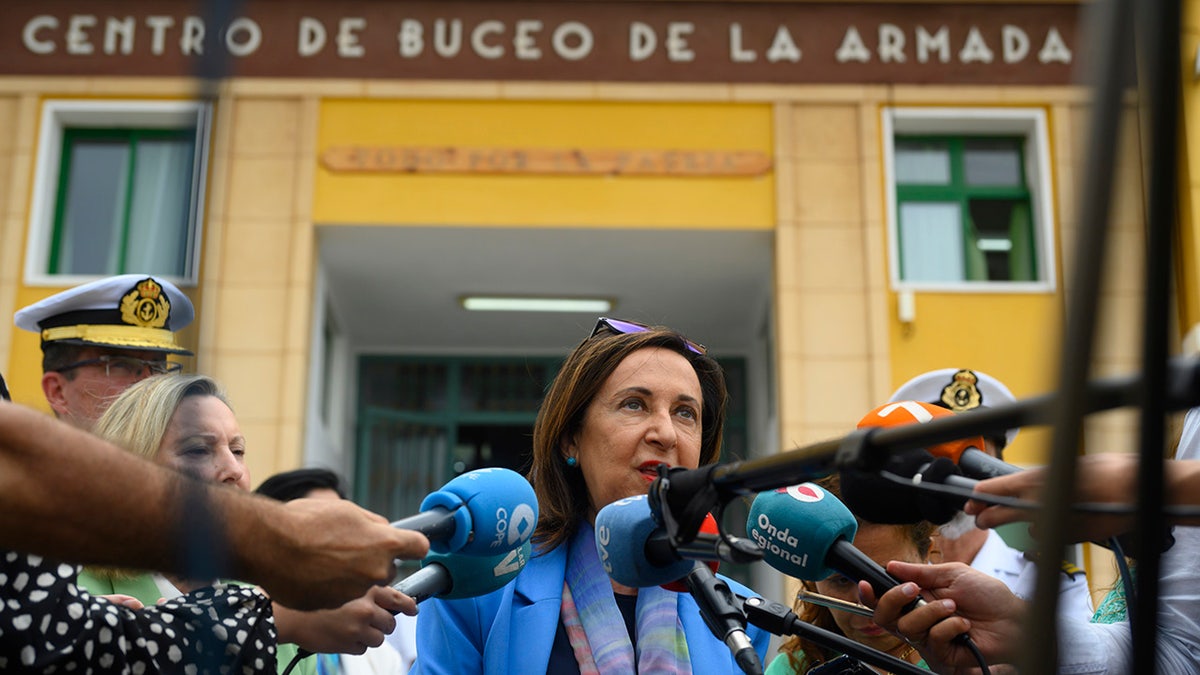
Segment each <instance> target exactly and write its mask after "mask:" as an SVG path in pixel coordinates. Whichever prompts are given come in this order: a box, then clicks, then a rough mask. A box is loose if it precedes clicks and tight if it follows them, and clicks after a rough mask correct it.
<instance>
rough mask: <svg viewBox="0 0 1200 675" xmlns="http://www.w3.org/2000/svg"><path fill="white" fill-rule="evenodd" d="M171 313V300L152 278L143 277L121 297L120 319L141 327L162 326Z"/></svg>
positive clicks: (165, 323)
mask: <svg viewBox="0 0 1200 675" xmlns="http://www.w3.org/2000/svg"><path fill="white" fill-rule="evenodd" d="M170 315H171V301H170V300H167V294H166V293H163V292H162V286H159V285H158V284H157V283H156V282H155V281H154V280H153V279H149V278H147V279H143V280H141V281H139V282H138V284H137V285H136V286H134V288H133V290H131V291H129V292H128V293H126V294H125V296H124V297H122V298H121V320H122V321H124V322H125V323H127V324H130V325H133V326H141V327H143V328H162V327H164V326H166V325H167V318H168V317H169V316H170Z"/></svg>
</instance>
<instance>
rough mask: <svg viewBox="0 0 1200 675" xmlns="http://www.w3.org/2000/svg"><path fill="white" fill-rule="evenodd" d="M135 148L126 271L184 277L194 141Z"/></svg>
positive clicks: (147, 141) (168, 141) (149, 141)
mask: <svg viewBox="0 0 1200 675" xmlns="http://www.w3.org/2000/svg"><path fill="white" fill-rule="evenodd" d="M135 148H136V150H135V154H134V158H135V159H134V174H133V200H132V203H131V204H130V210H129V236H128V243H127V247H128V250H127V254H126V264H125V268H126V269H128V270H134V269H136V270H139V271H144V272H150V273H155V274H174V275H183V274H184V272H185V271H186V270H187V254H188V240H189V236H188V235H189V230H190V227H189V226H190V218H189V215H190V213H191V193H192V154H193V148H194V143H193V141H192V139H190V138H182V139H178V138H177V139H139V140H138V141H137V143H136V145H135Z"/></svg>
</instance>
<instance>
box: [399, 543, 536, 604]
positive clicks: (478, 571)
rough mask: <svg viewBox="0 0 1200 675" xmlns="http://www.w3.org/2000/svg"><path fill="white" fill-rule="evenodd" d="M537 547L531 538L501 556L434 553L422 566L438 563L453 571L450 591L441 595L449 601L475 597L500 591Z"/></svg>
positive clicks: (422, 562) (427, 557)
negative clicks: (529, 540)
mask: <svg viewBox="0 0 1200 675" xmlns="http://www.w3.org/2000/svg"><path fill="white" fill-rule="evenodd" d="M532 551H533V546H532V545H531V544H530V543H529V542H528V541H527V542H525V543H524V544H522V545H521V546H519V547H517V548H515V549H513V550H511V551H509V552H507V553H502V554H500V555H498V556H479V555H444V554H441V553H430V554H429V555H427V556H425V559H424V560H422V561H421V567H425V566H426V565H428V564H430V563H438V564H440V565H441V566H443V567H445V568H446V571H447V572H449V573H450V579H451V583H450V590H448V591H446V592H445V593H442V594H441V595H439V596H438V597H439V598H444V599H446V600H458V599H460V598H474V597H476V596H479V595H485V594H487V593H491V592H492V591H496V590H499V589H500V588H502V587H503V586H504V585H505V584H507V583H508V582H510V581H512V580H513V579H516V578H517V575H518V574H520V573H521V570H523V569H525V565H526V563H528V562H529V556H530V555H532Z"/></svg>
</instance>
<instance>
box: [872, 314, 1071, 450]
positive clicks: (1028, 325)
mask: <svg viewBox="0 0 1200 675" xmlns="http://www.w3.org/2000/svg"><path fill="white" fill-rule="evenodd" d="M915 302H916V320H915V321H914V322H913V323H912V324H911V326H906V325H904V324H901V323H900V322H899V321H898V320H897V319H896V318H895V303H894V302H893V303H892V306H891V312H890V315H891V317H892V318H891V320H890V321H889V322H888V325H889V337H890V340H891V363H892V382H893V383H894V386H896V387H898V386H899V385H901V384H903V383H904V382H906V381H908V380H909V378H912V377H914V376H916V375H920V374H921V373H924V372H927V371H930V370H937V369H939V368H971V369H973V370H981V371H983V372H985V373H987V374H989V375H991V376H993V377H995V378H997V379H999V380H1000V381H1001V382H1003V383H1004V384H1005V386H1007V387H1008V388H1009V389H1010V390H1011V391H1012V392H1013V394H1014V395H1015V396H1017V397H1018V398H1024V397H1027V396H1033V395H1037V394H1043V393H1046V392H1048V391H1050V390H1052V389H1054V388H1055V387H1056V386H1057V385H1056V383H1055V378H1056V377H1057V374H1058V370H1057V363H1058V358H1057V357H1058V345H1059V333H1060V331H1061V319H1062V301H1061V299H1060V298H1059V296H1058V295H1057V294H1051V293H1043V294H1032V293H1029V294H1025V293H1022V294H981V293H971V294H964V293H917V294H916V297H915ZM1018 317H1019V320H1014V319H1017V318H1018ZM879 403H882V401H880V402H879ZM1044 433H1046V432H1045V431H1044V430H1036V429H1022V430H1021V432H1020V434H1018V437H1017V438H1016V439H1015V440H1014V442H1013V444H1012V446H1011V447H1010V449H1009V450H1007V451H1006V453H1005V455H1006V459H1008V461H1011V462H1016V463H1034V462H1036V461H1038V460H1039V457H1038V455H1039V454H1040V452H1041V450H1042V447H1043V445H1044V443H1045V440H1046V437H1044V436H1043V437H1041V438H1040V440H1039V438H1037V437H1038V436H1039V434H1044Z"/></svg>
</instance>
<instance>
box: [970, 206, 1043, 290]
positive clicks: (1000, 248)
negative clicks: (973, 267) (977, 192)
mask: <svg viewBox="0 0 1200 675" xmlns="http://www.w3.org/2000/svg"><path fill="white" fill-rule="evenodd" d="M970 210H971V223H972V225H973V232H972V236H973V238H974V241H973V242H972V245H973V246H974V248H975V249H977V250H978V253H977V254H976V256H977V257H978V258H980V259H981V260H982V265H981V266H980V267H981V269H979V270H978V271H977V272H976V274H973V275H971V276H972V278H973V279H979V280H986V281H1032V280H1033V275H1034V272H1035V270H1034V261H1033V252H1032V246H1031V245H1030V243H1031V241H1032V237H1033V232H1032V228H1033V224H1032V222H1031V219H1030V216H1029V206H1028V203H1027V202H1026V201H1024V200H1014V199H972V200H971V203H970Z"/></svg>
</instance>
